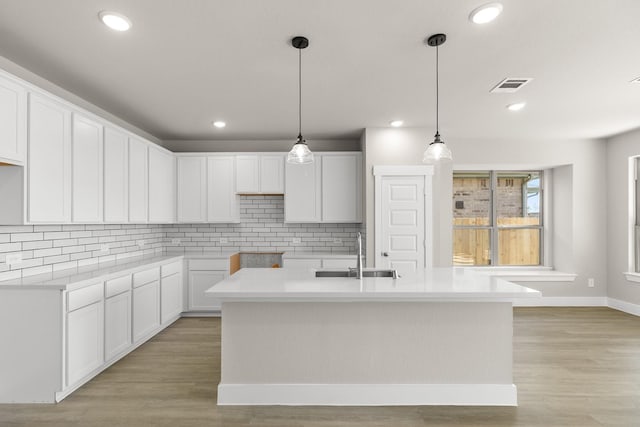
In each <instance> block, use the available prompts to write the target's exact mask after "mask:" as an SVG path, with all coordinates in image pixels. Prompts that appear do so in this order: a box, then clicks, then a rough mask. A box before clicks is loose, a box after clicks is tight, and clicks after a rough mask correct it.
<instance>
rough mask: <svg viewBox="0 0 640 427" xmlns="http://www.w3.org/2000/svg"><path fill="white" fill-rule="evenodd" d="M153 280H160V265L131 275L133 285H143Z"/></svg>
mask: <svg viewBox="0 0 640 427" xmlns="http://www.w3.org/2000/svg"><path fill="white" fill-rule="evenodd" d="M154 280H160V267H154V268H152V269H149V270H145V271H141V272H139V273H135V274H134V275H133V287H134V288H137V287H138V286H142V285H145V284H147V283H150V282H153V281H154Z"/></svg>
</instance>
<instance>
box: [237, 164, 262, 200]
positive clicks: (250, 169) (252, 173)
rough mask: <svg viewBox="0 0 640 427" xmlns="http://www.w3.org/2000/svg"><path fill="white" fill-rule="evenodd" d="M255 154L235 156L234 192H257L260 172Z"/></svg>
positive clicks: (258, 190)
mask: <svg viewBox="0 0 640 427" xmlns="http://www.w3.org/2000/svg"><path fill="white" fill-rule="evenodd" d="M259 167H260V163H259V159H258V156H257V155H251V156H236V192H237V193H259V192H260V173H259Z"/></svg>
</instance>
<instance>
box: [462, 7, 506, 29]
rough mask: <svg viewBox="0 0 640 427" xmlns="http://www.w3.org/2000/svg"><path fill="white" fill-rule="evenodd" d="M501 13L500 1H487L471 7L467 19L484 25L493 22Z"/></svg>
mask: <svg viewBox="0 0 640 427" xmlns="http://www.w3.org/2000/svg"><path fill="white" fill-rule="evenodd" d="M501 13H502V4H501V3H496V2H494V3H487V4H483V5H482V6H478V7H476V8H475V9H473V10H472V11H471V13H470V14H469V21H471V22H473V23H474V24H478V25H484V24H488V23H490V22H493V21H494V20H495V19H496V18H497V17H498V16H500V14H501Z"/></svg>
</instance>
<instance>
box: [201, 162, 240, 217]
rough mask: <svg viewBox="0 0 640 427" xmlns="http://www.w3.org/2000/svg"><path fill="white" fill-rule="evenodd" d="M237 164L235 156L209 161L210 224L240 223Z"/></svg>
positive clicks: (208, 205) (208, 198) (208, 195)
mask: <svg viewBox="0 0 640 427" xmlns="http://www.w3.org/2000/svg"><path fill="white" fill-rule="evenodd" d="M235 164H236V158H235V157H234V156H215V157H214V156H211V157H209V158H208V159H207V212H208V213H207V221H208V222H240V202H239V200H238V195H236V183H235V177H236V173H235V172H236V170H235Z"/></svg>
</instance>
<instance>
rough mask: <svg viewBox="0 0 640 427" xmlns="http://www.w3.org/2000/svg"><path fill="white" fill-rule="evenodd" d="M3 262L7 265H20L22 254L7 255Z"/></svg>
mask: <svg viewBox="0 0 640 427" xmlns="http://www.w3.org/2000/svg"><path fill="white" fill-rule="evenodd" d="M4 262H6V263H7V265H14V264H20V263H21V262H22V254H21V253H17V254H7V256H6V258H5V260H4Z"/></svg>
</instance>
